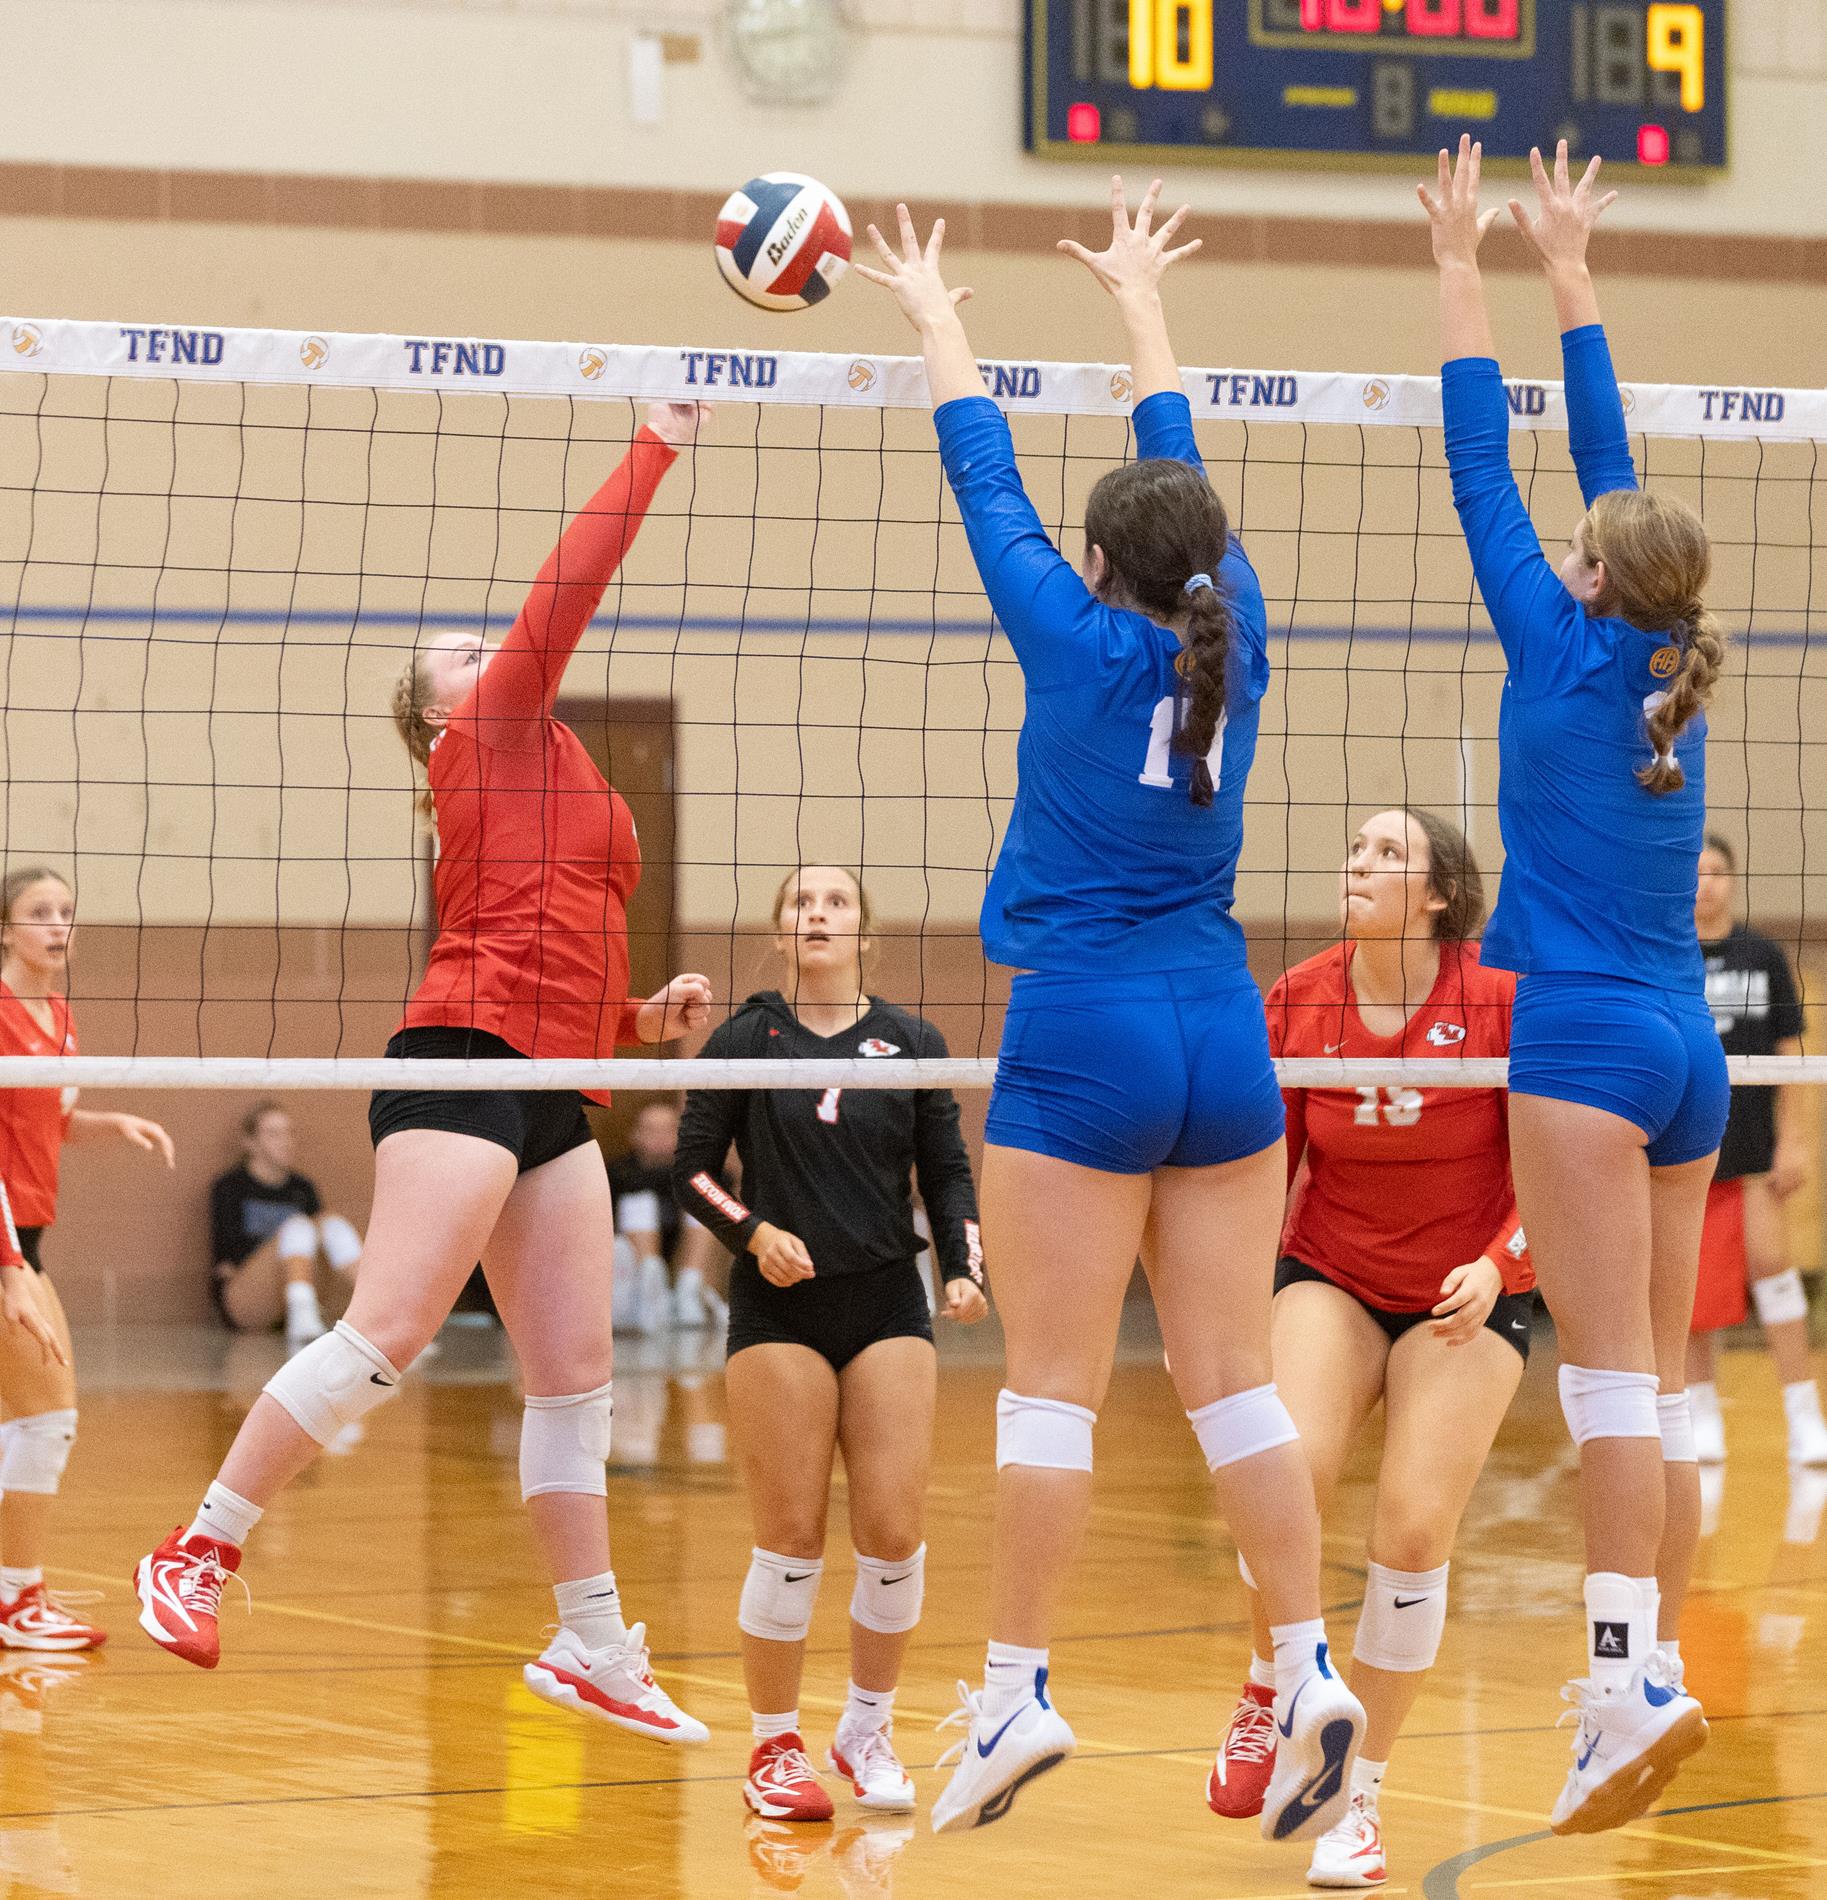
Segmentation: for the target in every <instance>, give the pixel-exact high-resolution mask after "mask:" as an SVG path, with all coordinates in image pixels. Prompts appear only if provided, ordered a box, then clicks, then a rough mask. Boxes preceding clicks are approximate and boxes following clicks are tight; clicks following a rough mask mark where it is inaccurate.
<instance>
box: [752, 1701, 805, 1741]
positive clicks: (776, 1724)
mask: <svg viewBox="0 0 1827 1900" xmlns="http://www.w3.org/2000/svg"><path fill="white" fill-rule="evenodd" d="M749 1733H750V1734H751V1735H753V1736H754V1738H755V1739H756V1741H758V1742H771V1741H773V1740H774V1739H775V1738H776V1737H777V1736H780V1735H797V1734H798V1733H799V1711H798V1710H797V1709H783V1710H782V1711H781V1712H780V1714H779V1715H762V1714H761V1713H760V1712H759V1711H758V1710H754V1709H751V1710H750V1711H749Z"/></svg>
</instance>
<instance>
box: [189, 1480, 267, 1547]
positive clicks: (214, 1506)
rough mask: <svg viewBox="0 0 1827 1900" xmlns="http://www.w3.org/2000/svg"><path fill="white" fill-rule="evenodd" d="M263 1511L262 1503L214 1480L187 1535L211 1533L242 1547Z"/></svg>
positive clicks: (217, 1539)
mask: <svg viewBox="0 0 1827 1900" xmlns="http://www.w3.org/2000/svg"><path fill="white" fill-rule="evenodd" d="M262 1515H263V1512H262V1510H261V1507H260V1506H259V1505H258V1504H250V1503H248V1501H247V1499H246V1498H244V1497H243V1496H242V1495H241V1494H240V1492H238V1491H231V1490H230V1489H229V1488H228V1486H227V1485H225V1484H212V1485H211V1486H210V1487H209V1489H208V1490H207V1491H205V1492H204V1494H203V1502H202V1503H201V1504H200V1505H198V1506H197V1515H196V1519H195V1521H194V1522H193V1523H192V1525H191V1527H190V1529H189V1531H188V1532H187V1533H186V1535H187V1536H190V1537H208V1538H211V1539H212V1540H213V1541H214V1542H216V1543H218V1544H233V1545H234V1547H235V1548H236V1549H237V1550H239V1549H240V1548H241V1546H242V1545H243V1544H245V1543H246V1542H247V1539H248V1533H249V1532H250V1531H251V1530H252V1529H253V1528H254V1526H255V1525H256V1524H258V1523H259V1522H260V1519H261V1517H262Z"/></svg>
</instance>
